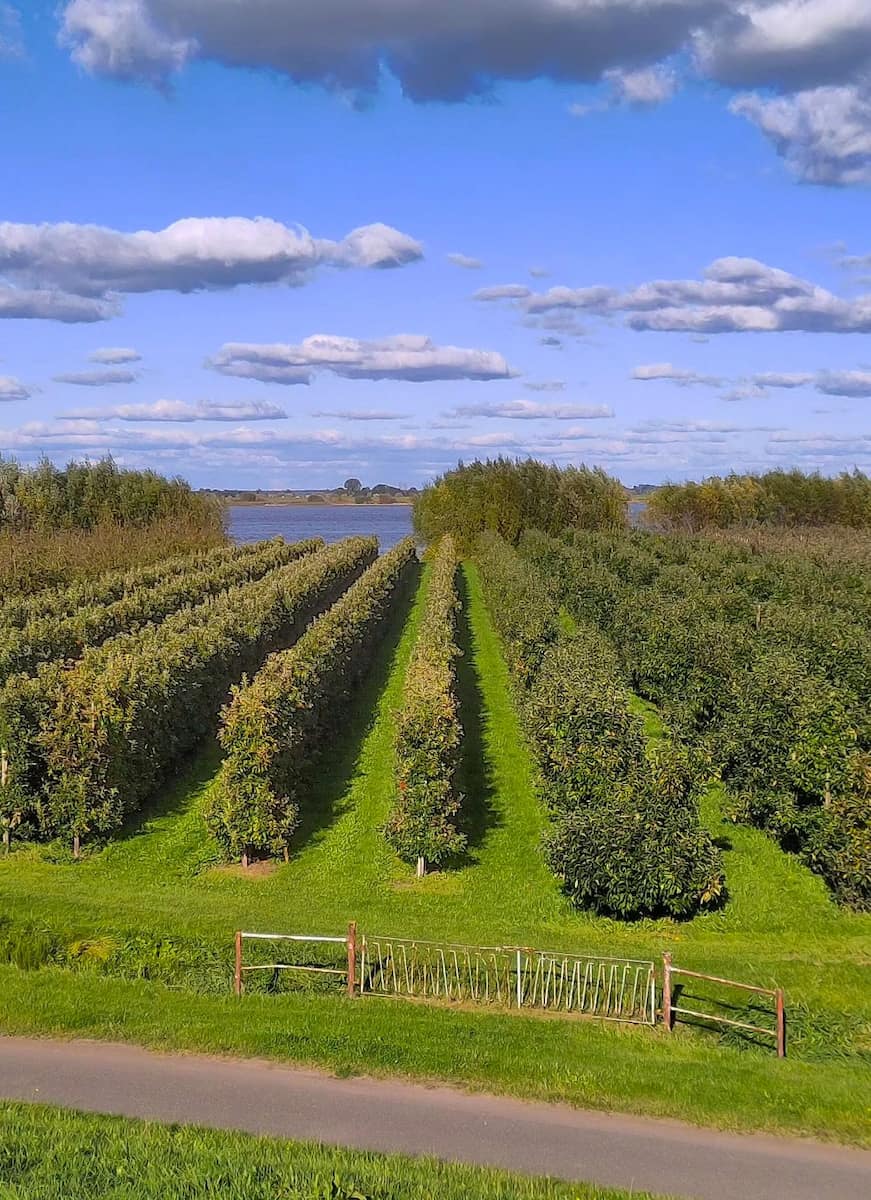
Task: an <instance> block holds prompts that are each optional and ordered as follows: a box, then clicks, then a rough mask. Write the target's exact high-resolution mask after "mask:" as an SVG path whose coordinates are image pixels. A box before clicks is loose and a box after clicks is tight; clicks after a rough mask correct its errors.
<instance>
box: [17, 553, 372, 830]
mask: <svg viewBox="0 0 871 1200" xmlns="http://www.w3.org/2000/svg"><path fill="white" fill-rule="evenodd" d="M376 554H377V541H376V539H374V538H354V539H351V540H350V541H347V542H342V543H339V544H338V545H335V546H330V547H327V548H326V549H324V550H321V551H319V552H318V553H316V554H313V555H310V556H308V557H305V558H303V559H301V560H298V561H295V562H292V563H289V564H288V565H286V566H283V567H280V568H278V569H277V570H275V571H272V572H270V574H268V575H266V576H265V577H264V578H262V579H259V580H256V581H254V582H251V583H245V584H242V585H240V586H239V587H235V588H231V589H230V590H229V591H226V592H224V593H223V594H222V595H220V596H218V597H215V598H211V599H209V600H206V601H205V602H204V603H202V604H200V605H198V606H197V607H195V608H189V609H183V610H181V611H180V612H177V613H174V614H173V615H172V616H171V617H168V618H167V619H166V620H165V621H163V622H161V624H159V625H150V626H147V627H145V628H144V629H141V630H139V631H138V632H136V633H132V634H122V635H120V636H119V637H116V638H113V639H111V640H110V641H108V642H106V643H104V645H102V646H100V647H97V648H94V649H91V650H88V651H86V652H85V654H84V656H83V657H82V658H81V659H80V660H79V662H78V663H77V664H75V666H74V667H72V668H71V669H63V668H62V667H61V666H60V665H58V664H52V663H49V664H43V665H42V666H41V667H40V669H39V671H38V673H37V675H36V676H34V677H33V678H32V679H30V678H27V677H22V676H14V677H13V678H12V679H11V680H9V681H8V682H7V684H6V686H5V688H4V689H3V690H2V691H0V749H2V750H3V751H4V753H5V756H6V759H7V772H6V785H5V787H3V788H2V791H0V822H2V823H3V824H4V826H5V828H7V829H9V828H12V827H14V826H15V825H17V824H23V823H25V822H29V823H31V824H33V823H34V822H35V824H36V826H37V827H38V830H39V832H40V833H41V834H42V835H45V836H57V837H61V836H62V837H67V838H72V839H73V841H74V843H75V844H78V841H79V839H81V838H85V837H102V836H105V835H107V834H109V833H111V832H112V831H113V830H114V829H116V828H117V827H118V826H119V825H120V824H121V823H122V821H123V819H124V817H125V815H126V814H127V813H129V812H131V811H135V810H136V809H137V808H138V807H139V806H140V804H141V802H142V801H143V800H144V799H145V798H146V797H147V796H149V795H150V794H151V793H152V792H153V791H154V789H155V788H156V787H157V786H158V784H159V783H161V782H162V780H163V779H164V778H165V777H166V776H167V774H168V773H169V772H170V771H171V770H172V768H173V767H175V766H176V765H177V764H178V763H179V761H180V760H181V759H182V758H183V757H184V756H185V755H186V754H188V753H189V752H190V751H191V750H193V749H194V748H195V747H196V746H197V745H198V744H199V742H200V741H201V740H202V739H203V738H204V737H205V736H206V735H207V734H208V733H210V732H212V731H213V730H214V727H215V722H216V718H217V716H218V713H219V711H220V708H221V705H222V704H223V703H224V701H225V700H226V697H227V693H228V691H229V688H230V685H231V684H232V683H233V682H234V681H235V680H238V679H239V678H240V677H241V676H242V674H243V673H244V672H245V671H250V670H252V669H254V670H256V668H257V667H258V666H259V665H260V663H261V662H262V661H263V659H264V658H265V656H266V655H267V654H268V653H270V652H271V651H273V650H275V649H277V648H279V647H281V646H286V645H288V643H290V642H292V641H293V640H294V639H295V638H296V637H298V636H299V635H300V634H301V633H302V632H303V630H304V629H305V627H306V625H307V624H308V622H309V621H310V620H311V619H312V617H313V616H315V615H316V614H317V613H319V612H321V611H322V610H323V609H324V607H326V606H327V605H329V604H331V603H332V602H333V601H334V600H335V599H336V598H337V597H338V596H339V595H340V594H341V593H342V592H343V591H344V590H345V589H346V588H347V587H348V585H349V584H350V583H351V581H352V580H353V579H355V578H356V577H357V576H358V575H359V574H360V572H361V571H362V570H364V569H365V567H366V566H367V565H368V564H369V563H370V562H372V560H373V559H374V558H375V556H376Z"/></svg>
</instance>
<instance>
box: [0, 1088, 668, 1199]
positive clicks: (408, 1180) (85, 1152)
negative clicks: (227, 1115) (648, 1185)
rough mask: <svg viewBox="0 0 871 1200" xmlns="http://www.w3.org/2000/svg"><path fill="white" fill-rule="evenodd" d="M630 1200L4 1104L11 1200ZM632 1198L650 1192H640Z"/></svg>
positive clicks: (2, 1186)
mask: <svg viewBox="0 0 871 1200" xmlns="http://www.w3.org/2000/svg"><path fill="white" fill-rule="evenodd" d="M70 1196H73V1197H75V1196H81V1197H84V1196H87V1197H88V1200H109V1198H110V1197H111V1198H112V1200H121V1197H123V1198H124V1200H194V1198H195V1197H201V1196H220V1197H221V1200H260V1198H261V1197H266V1196H270V1197H276V1200H277V1198H278V1197H281V1198H282V1200H515V1198H516V1200H629V1193H628V1192H624V1191H613V1190H611V1189H610V1188H598V1187H592V1186H587V1185H584V1184H564V1183H556V1182H553V1181H549V1180H545V1179H528V1178H524V1177H523V1176H520V1175H513V1174H509V1173H507V1172H504V1171H493V1170H485V1169H483V1168H480V1167H463V1166H456V1165H453V1164H449V1163H442V1162H439V1161H437V1160H436V1159H412V1158H406V1157H405V1156H402V1155H394V1154H389V1155H388V1154H371V1153H364V1152H362V1151H356V1150H339V1149H332V1148H329V1147H326V1146H321V1145H317V1144H315V1143H311V1142H284V1141H279V1140H278V1139H275V1138H261V1137H252V1136H251V1135H249V1134H242V1133H225V1132H219V1131H216V1130H210V1129H198V1128H194V1127H182V1128H179V1127H178V1126H171V1125H170V1126H164V1125H157V1124H154V1123H152V1122H145V1121H130V1120H123V1119H121V1118H119V1117H99V1116H90V1115H86V1114H84V1113H77V1112H65V1111H63V1110H61V1109H54V1108H44V1107H41V1106H39V1107H37V1106H29V1105H24V1104H0V1197H3V1200H17V1198H20V1200H67V1197H70ZM632 1196H633V1198H634V1200H653V1197H652V1196H650V1194H649V1193H647V1192H645V1193H641V1192H633V1193H632Z"/></svg>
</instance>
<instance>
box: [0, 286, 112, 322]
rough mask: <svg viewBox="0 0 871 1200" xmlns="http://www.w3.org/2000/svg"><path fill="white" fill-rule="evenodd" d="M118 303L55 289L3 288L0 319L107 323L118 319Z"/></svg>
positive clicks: (0, 297) (0, 298)
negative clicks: (115, 317)
mask: <svg viewBox="0 0 871 1200" xmlns="http://www.w3.org/2000/svg"><path fill="white" fill-rule="evenodd" d="M118 311H119V310H118V306H117V304H116V303H114V302H112V301H109V302H106V301H103V300H92V299H90V298H88V297H85V296H71V295H69V294H68V293H67V292H61V291H57V290H56V289H52V288H17V287H8V286H6V285H5V284H0V319H2V318H4V317H6V318H20V319H21V320H33V321H63V322H65V323H67V324H74V323H77V322H82V323H88V322H93V321H108V320H109V318H110V317H114V316H117V315H118Z"/></svg>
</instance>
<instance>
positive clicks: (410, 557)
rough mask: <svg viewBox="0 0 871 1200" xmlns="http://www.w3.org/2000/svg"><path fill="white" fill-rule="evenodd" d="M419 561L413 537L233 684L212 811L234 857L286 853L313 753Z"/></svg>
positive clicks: (327, 736)
mask: <svg viewBox="0 0 871 1200" xmlns="http://www.w3.org/2000/svg"><path fill="white" fill-rule="evenodd" d="M416 562H417V556H416V552H415V547H414V542H413V540H412V539H411V538H408V539H406V540H405V541H404V542H401V543H400V544H399V545H398V546H396V547H394V549H392V550H391V551H389V552H388V553H387V554H385V555H383V556H382V557H381V558H379V559H378V560H377V561H376V562H375V563H373V564H372V566H370V567H369V569H368V570H367V571H366V572H365V574H363V575H362V576H361V577H360V578H359V579H358V580H357V582H356V583H355V584H354V585H353V587H351V588H349V589H348V590H347V592H345V594H344V595H343V596H342V597H341V598H340V599H338V600H337V601H336V602H335V603H334V604H333V606H332V608H330V609H329V610H328V611H327V612H325V613H324V614H323V615H322V616H321V617H319V618H318V620H317V621H315V622H314V624H313V625H312V626H311V628H310V629H309V630H307V632H306V633H305V634H304V635H303V636H302V637H301V638H300V639H299V641H298V642H297V643H296V645H295V646H293V647H292V649H290V650H285V651H283V652H282V653H278V654H273V655H272V656H271V657H270V658H268V659H267V660H266V662H265V663H264V665H263V666H262V668H261V669H260V670H259V671H258V673H257V674H256V675H255V676H254V678H253V679H252V680H250V681H246V682H243V684H242V685H241V686H239V687H237V688H235V689H234V692H233V698H232V701H231V702H230V704H229V705H228V706H227V707H226V708H225V709H224V713H223V724H222V726H221V731H220V735H219V736H220V741H221V745H222V746H223V748H224V751H225V758H224V763H223V766H222V768H221V772H220V776H219V778H218V781H217V783H216V786H215V788H214V789H213V792H212V797H211V803H210V806H209V809H208V812H207V814H206V819H207V821H208V823H209V826H210V828H211V829H212V831H213V833H214V835H215V837H216V839H217V840H218V842H219V843H220V845H221V846H222V848H223V850H224V852H225V854H226V855H227V857H228V858H229V859H242V861H243V862H246V861H247V859H248V857H249V856H250V855H284V856H285V857H286V856H287V855H288V853H289V847H290V841H291V837H292V835H293V832H294V830H295V829H296V827H297V825H298V824H299V819H300V809H301V805H302V804H303V803H304V797H305V792H306V789H307V787H308V784H309V781H310V778H311V776H310V772H311V770H312V767H313V757H314V755H315V754H316V753H317V752H318V751H319V750H321V749H322V748H323V747H324V746H325V745H327V744H328V743H329V741H330V740H331V739H332V738H334V737H335V736H336V734H337V731H338V729H339V727H340V724H341V722H342V720H343V719H344V717H345V714H346V713H347V708H348V702H349V697H350V692H351V689H352V687H353V686H354V685H355V684H356V683H357V682H358V681H359V679H360V678H361V677H362V675H363V674H364V673H365V671H366V670H367V668H368V667H369V665H370V664H371V662H372V660H373V659H374V657H375V655H376V653H377V651H378V642H379V638H380V635H381V633H382V631H383V629H384V627H385V625H386V623H387V622H388V620H389V618H390V616H391V613H392V612H393V610H394V608H395V605H396V603H397V601H398V600H399V598H400V597H401V596H402V595H403V593H404V591H405V584H406V581H408V580H409V577H410V574H411V572H412V570H413V567H414V564H415V563H416Z"/></svg>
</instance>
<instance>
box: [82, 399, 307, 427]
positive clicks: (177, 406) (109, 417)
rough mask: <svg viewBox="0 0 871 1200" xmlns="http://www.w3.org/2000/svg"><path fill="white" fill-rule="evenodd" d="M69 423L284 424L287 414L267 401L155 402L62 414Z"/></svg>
mask: <svg viewBox="0 0 871 1200" xmlns="http://www.w3.org/2000/svg"><path fill="white" fill-rule="evenodd" d="M63 419H64V420H66V421H90V422H94V421H180V422H189V421H283V420H286V419H287V413H286V412H285V410H284V409H283V408H279V407H278V405H277V404H271V403H269V401H267V400H244V401H237V402H232V401H220V400H201V401H197V402H196V403H194V404H190V403H188V402H187V401H184V400H155V401H153V402H152V403H151V404H118V405H115V406H114V407H113V408H87V409H79V410H78V411H76V412H69V413H64V414H63Z"/></svg>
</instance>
